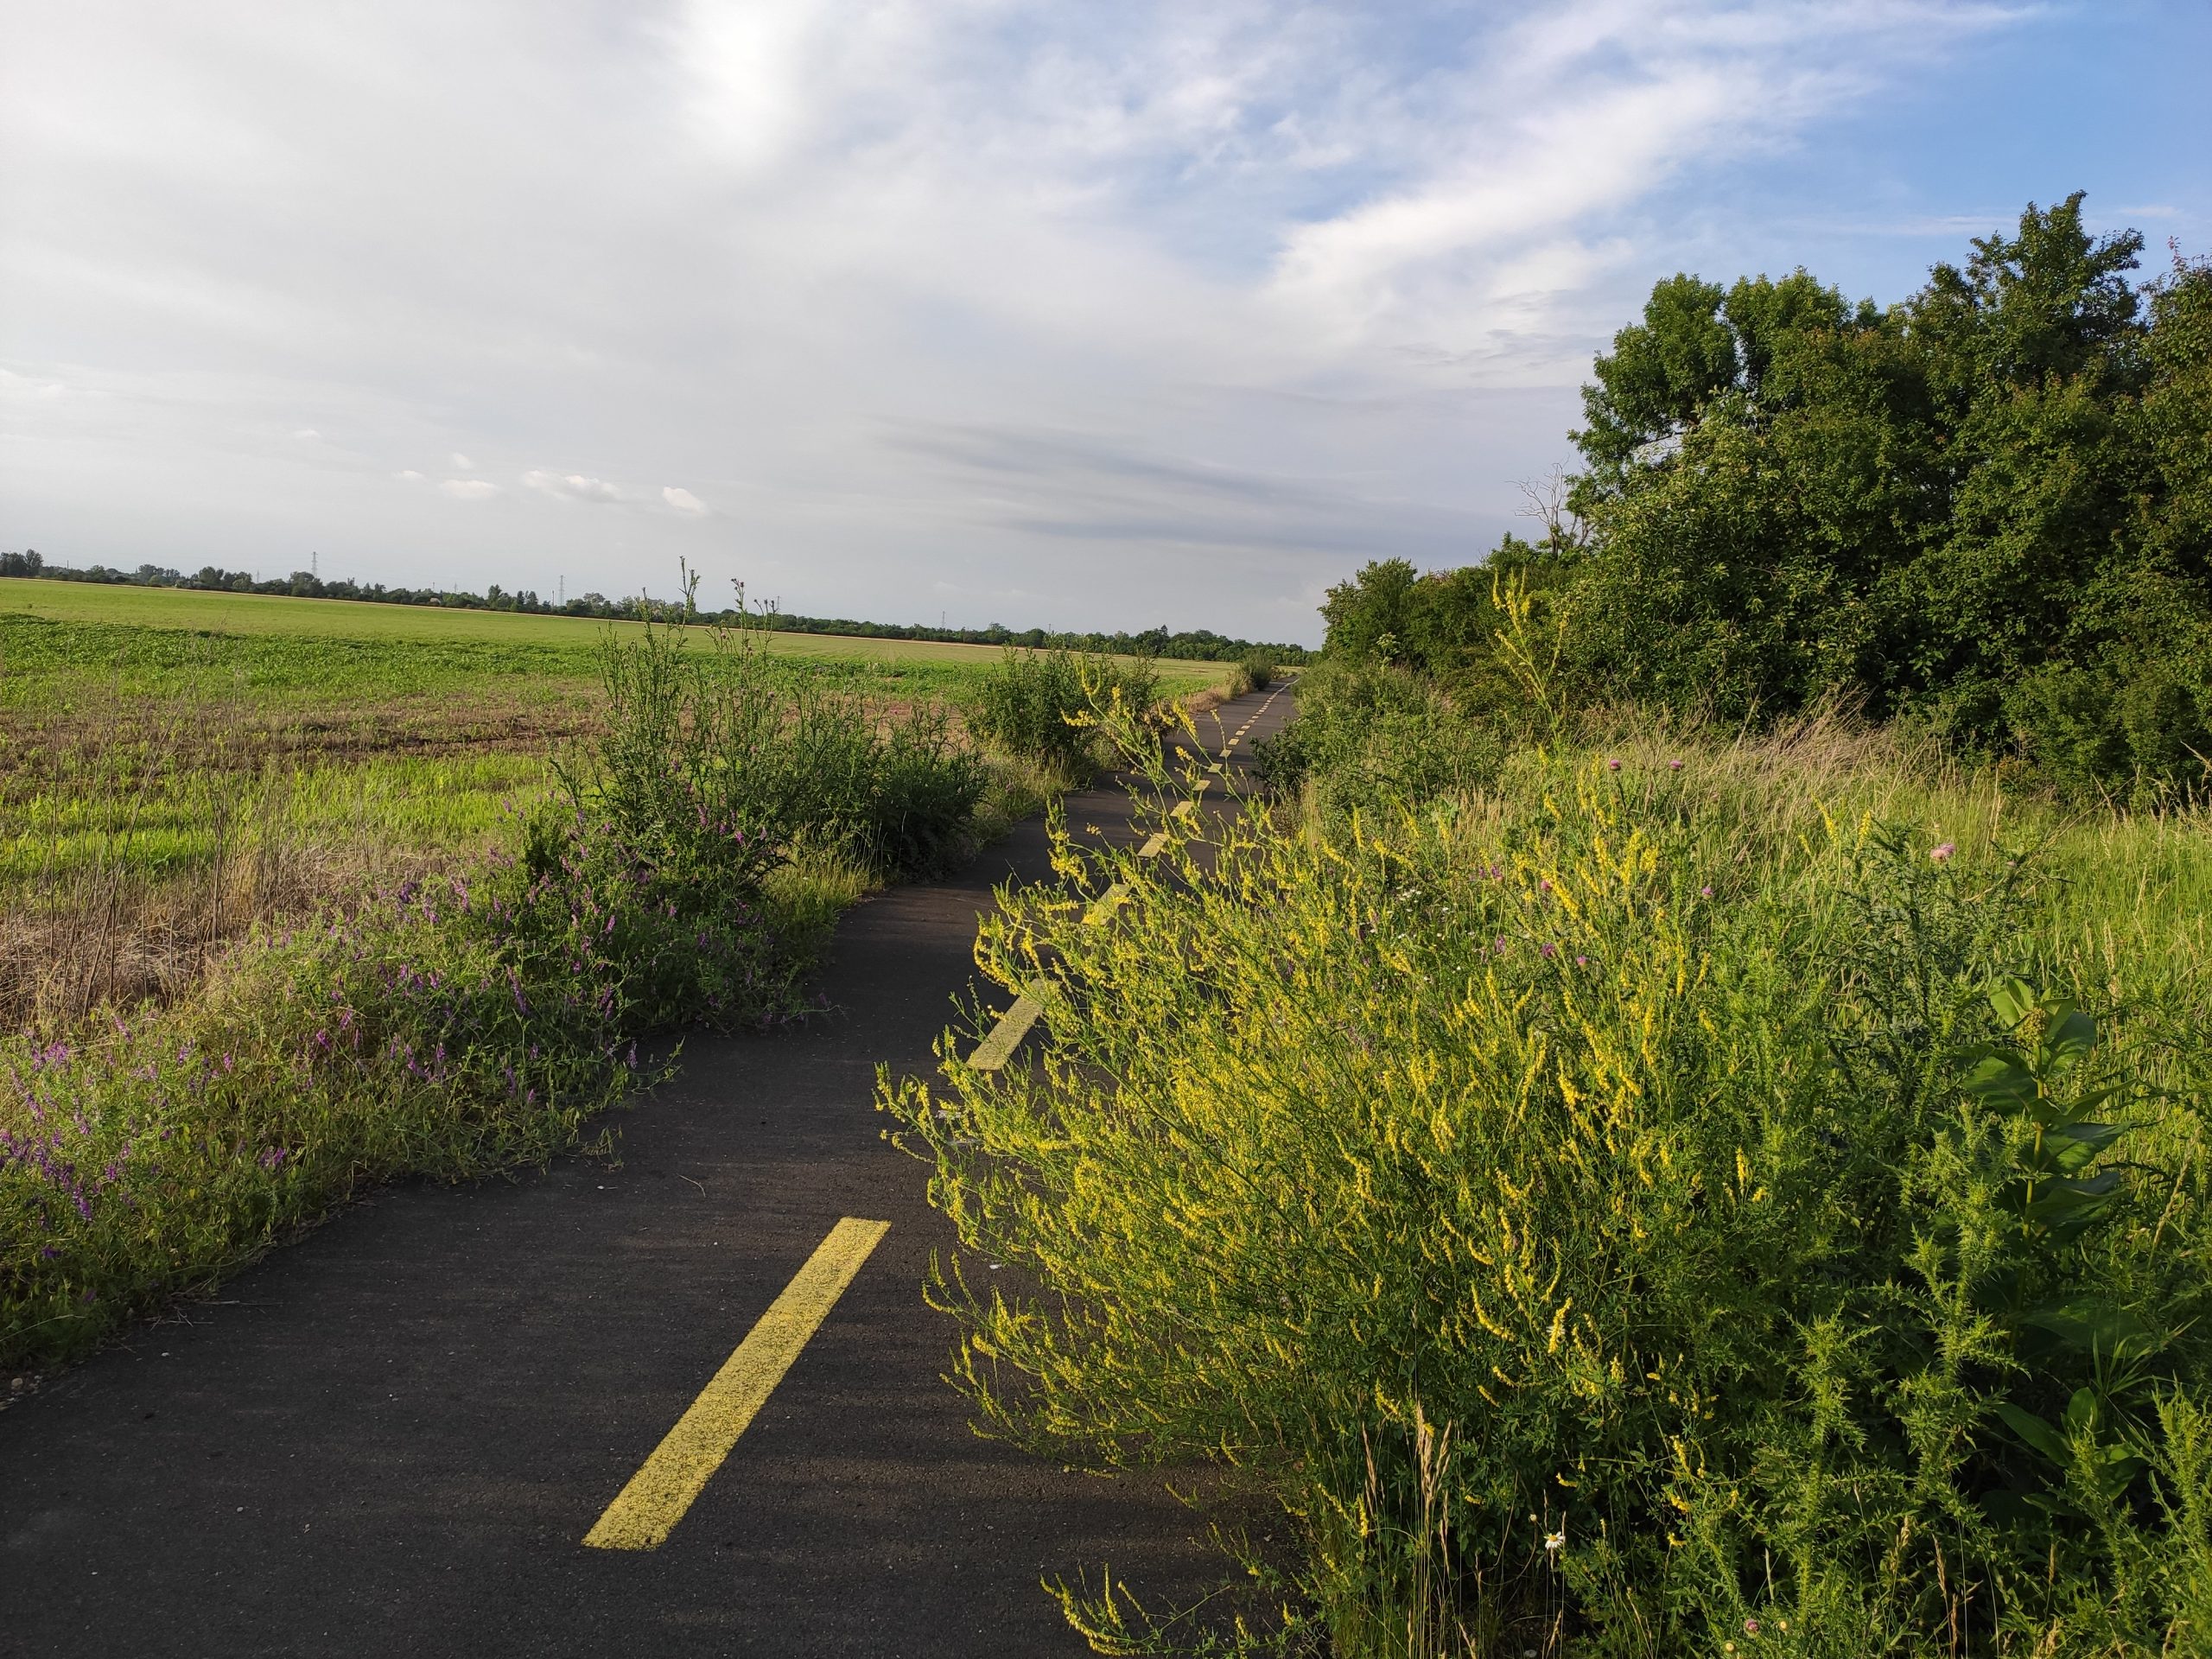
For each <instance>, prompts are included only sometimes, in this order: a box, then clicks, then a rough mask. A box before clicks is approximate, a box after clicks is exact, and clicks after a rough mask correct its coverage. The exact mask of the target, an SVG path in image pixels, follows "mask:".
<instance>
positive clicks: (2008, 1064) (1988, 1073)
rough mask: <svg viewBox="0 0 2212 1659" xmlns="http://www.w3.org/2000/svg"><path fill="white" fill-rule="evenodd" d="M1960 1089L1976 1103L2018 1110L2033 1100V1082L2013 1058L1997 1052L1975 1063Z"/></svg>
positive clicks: (2034, 1094) (1960, 1082)
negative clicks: (1974, 1098)
mask: <svg viewBox="0 0 2212 1659" xmlns="http://www.w3.org/2000/svg"><path fill="white" fill-rule="evenodd" d="M1959 1086H1960V1087H1961V1089H1963V1090H1966V1091H1967V1093H1968V1094H1970V1095H1973V1096H1976V1097H1977V1098H1979V1099H1982V1100H1987V1101H1993V1102H1994V1103H1997V1104H1998V1105H2000V1106H2007V1105H2009V1106H2020V1105H2024V1104H2025V1103H2027V1102H2029V1101H2031V1100H2033V1099H2034V1098H2035V1097H2036V1080H2035V1078H2034V1077H2032V1076H2031V1075H2030V1074H2029V1073H2028V1071H2026V1069H2025V1068H2024V1067H2023V1066H2021V1065H2018V1063H2017V1062H2016V1061H2015V1060H2014V1059H2013V1058H2012V1057H2011V1056H2009V1055H2007V1054H2005V1053H2003V1052H1999V1053H1995V1054H1992V1055H1990V1056H1989V1057H1988V1058H1986V1059H1983V1060H1980V1061H1977V1062H1976V1063H1975V1065H1974V1067H1973V1069H1972V1070H1970V1071H1968V1072H1967V1074H1966V1076H1965V1077H1961V1079H1960V1080H1959Z"/></svg>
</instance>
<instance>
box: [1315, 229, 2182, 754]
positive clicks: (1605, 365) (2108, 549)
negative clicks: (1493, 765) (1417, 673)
mask: <svg viewBox="0 0 2212 1659" xmlns="http://www.w3.org/2000/svg"><path fill="white" fill-rule="evenodd" d="M2081 202H2082V199H2081V197H2080V196H2079V195H2075V196H2072V197H2069V198H2068V200H2065V201H2064V202H2063V203H2061V204H2059V205H2058V206H2056V207H2052V208H2050V209H2048V210H2038V209H2037V208H2034V207H2030V208H2029V210H2028V211H2027V212H2026V213H2024V214H2023V215H2022V217H2021V219H2020V223H2019V226H2018V230H2017V232H2014V233H2013V234H2011V235H2003V234H1999V235H1993V236H1991V237H1988V238H1983V239H1980V240H1978V241H1976V242H1975V243H1974V254H1973V257H1971V258H1970V259H1968V260H1967V262H1966V264H1964V265H1963V266H1957V267H1955V266H1951V265H1939V266H1937V267H1936V270H1934V271H1933V272H1932V273H1931V275H1930V277H1929V283H1928V285H1927V286H1926V287H1925V288H1924V289H1922V290H1921V291H1920V292H1919V293H1918V294H1916V295H1915V296H1912V297H1911V298H1910V299H1909V300H1906V301H1904V302H1901V303H1899V304H1896V305H1892V306H1890V307H1888V308H1878V307H1876V306H1875V305H1874V304H1873V303H1872V302H1870V301H1862V302H1859V303H1857V304H1853V303H1851V302H1847V301H1846V300H1845V299H1844V297H1843V296H1842V295H1840V293H1839V292H1838V291H1837V290H1835V289H1832V288H1827V287H1823V286H1822V285H1821V283H1819V282H1818V281H1817V280H1815V278H1814V277H1811V276H1809V275H1808V274H1807V273H1806V272H1804V271H1802V270H1800V271H1796V272H1793V273H1792V274H1790V275H1789V276H1788V277H1783V278H1782V279H1780V280H1778V281H1776V280H1770V279H1768V278H1766V277H1758V278H1747V279H1745V280H1742V281H1739V282H1738V283H1735V284H1733V285H1732V286H1731V287H1729V288H1726V289H1723V288H1722V287H1720V286H1719V284H1717V283H1707V282H1703V281H1700V280H1699V279H1697V278H1694V277H1687V276H1684V277H1672V278H1669V280H1667V281H1665V282H1662V283H1659V284H1658V285H1657V286H1656V288H1655V289H1653V290H1652V295H1651V298H1650V301H1649V303H1648V304H1647V305H1646V306H1645V308H1644V313H1643V320H1642V321H1640V322H1638V323H1637V324H1635V325H1633V326H1631V327H1627V328H1624V329H1623V330H1622V331H1621V332H1620V334H1618V335H1617V336H1616V337H1615V339H1614V341H1613V349H1612V350H1611V352H1610V353H1606V354H1605V355H1602V356H1600V357H1599V359H1598V360H1597V363H1596V365H1595V368H1596V378H1595V380H1594V381H1593V383H1592V385H1590V386H1589V387H1587V388H1586V391H1585V401H1586V407H1587V416H1588V418H1587V422H1586V425H1585V427H1584V429H1582V430H1581V431H1580V432H1578V433H1576V434H1575V435H1574V438H1575V442H1576V443H1577V444H1578V445H1579V446H1580V449H1581V451H1582V454H1583V457H1584V459H1585V461H1586V470H1585V471H1584V472H1583V473H1582V474H1580V476H1579V477H1577V478H1575V479H1573V480H1569V481H1568V482H1569V483H1570V485H1571V487H1568V488H1566V489H1564V490H1562V491H1561V492H1560V493H1558V494H1556V495H1553V496H1548V497H1547V498H1546V499H1545V500H1544V501H1543V502H1542V503H1541V505H1542V506H1543V508H1544V509H1545V511H1544V513H1543V517H1544V519H1545V530H1544V533H1543V535H1542V536H1541V538H1540V540H1539V542H1538V543H1535V544H1534V545H1532V544H1530V543H1525V542H1521V541H1517V540H1514V539H1511V538H1509V541H1508V543H1507V544H1506V545H1505V546H1504V547H1503V548H1502V549H1500V550H1499V552H1498V554H1497V556H1494V557H1493V559H1492V560H1491V564H1490V566H1489V567H1488V568H1487V569H1465V570H1459V571H1454V572H1450V573H1447V574H1443V575H1432V576H1427V577H1417V576H1416V575H1415V573H1414V570H1413V569H1412V567H1411V566H1409V565H1407V564H1404V563H1402V562H1401V563H1388V562H1386V563H1378V564H1376V565H1372V566H1370V567H1369V569H1367V570H1365V571H1363V573H1361V575H1360V576H1359V577H1358V578H1357V580H1355V581H1354V582H1349V583H1347V584H1345V585H1344V586H1342V587H1340V588H1337V589H1334V590H1332V594H1331V600H1330V604H1329V607H1328V608H1327V615H1328V618H1329V623H1330V646H1331V649H1332V651H1334V652H1343V653H1347V654H1359V655H1367V656H1373V657H1377V658H1381V659H1383V660H1386V661H1393V662H1398V663H1402V664H1407V665H1409V666H1412V667H1414V668H1416V669H1418V670H1421V671H1424V672H1427V673H1429V674H1432V675H1434V676H1436V677H1439V678H1440V679H1441V680H1443V681H1444V682H1446V683H1449V684H1451V685H1452V687H1453V689H1454V690H1456V691H1458V692H1459V694H1460V695H1461V696H1462V697H1463V700H1466V701H1468V702H1470V703H1471V704H1472V703H1475V702H1480V701H1482V700H1483V699H1484V697H1485V696H1490V697H1492V698H1495V696H1496V694H1497V693H1498V692H1499V691H1501V690H1503V691H1505V692H1506V693H1507V694H1508V695H1507V696H1506V697H1505V699H1504V703H1505V704H1506V705H1509V706H1510V703H1511V702H1513V700H1514V698H1513V696H1512V693H1513V690H1514V686H1513V677H1512V676H1511V675H1510V674H1509V673H1506V672H1503V666H1504V665H1503V664H1500V663H1499V662H1498V661H1497V652H1496V649H1495V640H1496V638H1497V633H1498V631H1499V628H1498V614H1497V604H1496V601H1494V599H1493V595H1492V586H1493V578H1494V577H1496V576H1498V575H1503V574H1506V573H1510V572H1513V571H1518V572H1520V573H1521V574H1522V578H1523V580H1524V582H1525V583H1526V586H1527V590H1528V591H1529V594H1532V595H1533V596H1534V597H1535V601H1536V602H1537V604H1538V606H1539V607H1540V609H1541V611H1542V613H1544V615H1545V617H1546V619H1547V620H1548V621H1549V622H1550V623H1552V624H1554V625H1555V626H1556V628H1557V631H1558V634H1559V638H1560V641H1561V642H1562V645H1563V652H1562V656H1561V659H1560V674H1561V683H1562V685H1563V687H1564V688H1565V689H1566V690H1567V691H1568V693H1569V694H1570V695H1572V696H1575V697H1578V698H1580V699H1581V700H1583V701H1586V702H1587V701H1603V700H1629V701H1634V702H1638V703H1641V704H1643V705H1645V706H1649V707H1663V708H1667V709H1674V710H1676V711H1678V712H1689V711H1693V710H1699V711H1704V712H1706V713H1709V714H1711V715H1714V716H1716V717H1718V718H1719V719H1722V720H1725V721H1738V720H1745V719H1750V720H1753V721H1767V720H1775V719H1786V718H1788V717H1789V716H1790V715H1793V714H1795V713H1796V712H1798V711H1800V710H1802V709H1807V708H1809V707H1811V706H1813V705H1815V703H1818V702H1821V701H1823V700H1840V701H1841V702H1845V703H1847V704H1849V705H1851V706H1853V707H1857V708H1859V709H1863V710H1864V711H1865V712H1866V713H1867V714H1868V715H1871V716H1872V717H1876V718H1889V717H1897V718H1903V719H1907V720H1910V721H1916V722H1918V723H1921V724H1923V725H1925V726H1926V727H1927V728H1929V730H1931V731H1932V732H1934V733H1935V734H1937V735H1938V736H1939V737H1941V738H1942V740H1943V741H1945V742H1947V743H1948V744H1949V745H1951V746H1952V747H1954V748H1955V749H1956V750H1957V751H1958V752H1960V753H1962V754H1967V755H1971V756H1974V757H1977V758H1980V759H1983V760H1991V761H1998V760H2002V761H2003V762H2004V763H2005V764H2006V765H2007V766H2010V767H2012V768H2013V769H2014V770H2016V771H2018V772H2020V773H2022V774H2023V775H2024V776H2025V777H2026V778H2028V779H2032V780H2035V781H2038V782H2042V783H2044V784H2048V785H2053V786H2056V787H2060V788H2063V789H2065V790H2068V791H2072V792H2074V793H2075V794H2077V795H2082V796H2088V797H2094V796H2095V795H2097V794H2098V793H2100V792H2116V793H2119V794H2121V795H2125V796H2128V797H2131V798H2156V797H2157V796H2158V795H2160V794H2161V793H2162V792H2167V791H2174V790H2186V789H2192V788H2196V787H2197V786H2199V785H2202V783H2203V782H2204V781H2205V780H2206V773H2205V765H2206V762H2205V759H2204V757H2205V756H2206V754H2207V753H2212V597H2209V595H2212V264H2207V263H2206V262H2204V261H2202V260H2196V261H2190V260H2184V259H2183V258H2182V257H2180V256H2179V255H2178V254H2177V255H2176V256H2175V257H2174V258H2173V261H2172V264H2171V268H2170V269H2169V270H2167V271H2166V273H2165V274H2164V276H2163V277H2160V278H2159V279H2158V281H2156V282H2154V283H2151V284H2150V285H2149V286H2148V287H2147V288H2144V289H2138V288H2137V287H2135V286H2134V285H2133V284H2132V283H2130V282H2129V280H2128V275H2127V273H2128V272H2129V271H2131V270H2133V269H2134V267H2135V265H2136V264H2137V256H2138V254H2139V251H2140V250H2141V248H2142V245H2143V244H2142V238H2141V237H2139V236H2138V235H2136V234H2134V233H2133V232H2130V233H2127V234H2124V235H2117V236H2109V237H2104V238H2095V237H2092V236H2091V235H2090V234H2089V233H2088V232H2087V231H2086V230H2085V229H2084V227H2083V225H2082V208H2081Z"/></svg>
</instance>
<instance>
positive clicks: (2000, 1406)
mask: <svg viewBox="0 0 2212 1659" xmlns="http://www.w3.org/2000/svg"><path fill="white" fill-rule="evenodd" d="M1991 1409H1992V1410H1993V1411H1994V1412H1995V1413H1996V1414H1997V1415H1998V1417H1999V1419H2000V1420H2001V1421H2003V1423H2004V1425H2005V1427H2007V1428H2009V1429H2011V1430H2012V1433H2014V1434H2015V1435H2017V1436H2018V1438H2019V1440H2020V1442H2021V1444H2023V1445H2024V1446H2027V1447H2028V1448H2029V1449H2030V1450H2031V1451H2034V1452H2041V1453H2042V1454H2043V1455H2044V1457H2046V1458H2049V1459H2050V1460H2051V1461H2052V1462H2053V1463H2055V1464H2057V1465H2059V1466H2060V1467H2061V1468H2063V1467H2064V1466H2065V1465H2066V1464H2067V1462H2068V1460H2069V1458H2068V1453H2067V1449H2066V1437H2065V1436H2064V1435H2063V1434H2061V1433H2059V1432H2058V1431H2057V1430H2056V1429H2055V1428H2053V1427H2051V1426H2050V1424H2049V1423H2046V1422H2045V1421H2044V1420H2043V1419H2042V1418H2040V1417H2038V1416H2037V1415H2036V1414H2034V1413H2032V1412H2027V1411H2023V1410H2021V1409H2020V1408H2019V1407H2018V1406H2016V1405H2014V1404H2012V1402H2010V1401H2008V1400H1999V1401H1998V1402H1996V1403H1995V1404H1994V1405H1993V1406H1992V1407H1991Z"/></svg>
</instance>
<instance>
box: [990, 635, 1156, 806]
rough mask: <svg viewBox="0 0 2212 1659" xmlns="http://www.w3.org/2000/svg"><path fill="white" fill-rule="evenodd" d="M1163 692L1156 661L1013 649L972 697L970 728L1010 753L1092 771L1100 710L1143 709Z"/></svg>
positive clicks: (1073, 771) (1079, 773)
mask: <svg viewBox="0 0 2212 1659" xmlns="http://www.w3.org/2000/svg"><path fill="white" fill-rule="evenodd" d="M1159 697H1160V678H1159V675H1158V673H1157V671H1155V670H1154V668H1153V666H1152V664H1150V663H1149V662H1146V661H1142V660H1136V659H1128V658H1111V657H1084V656H1078V655H1077V654H1076V653H1075V652H1068V651H1017V650H1014V649H1013V648H1012V647H1009V648H1008V649H1007V652H1006V653H1005V655H1003V656H1002V657H1001V658H1000V659H999V663H998V666H997V667H996V668H995V669H993V670H992V671H991V672H990V674H989V675H988V677H985V679H984V680H983V682H982V684H980V685H979V686H977V687H976V690H975V691H974V692H973V693H972V694H971V695H970V696H969V702H968V705H967V709H966V713H967V718H968V729H969V731H971V732H973V733H974V734H976V737H977V738H979V739H980V740H982V741H983V742H985V743H988V744H989V745H991V746H992V747H994V748H996V749H998V750H1000V751H1001V752H1002V753H1006V754H1008V755H1011V756H1014V757H1017V758H1019V759H1022V760H1038V761H1045V762H1048V763H1051V764H1052V765H1055V766H1059V767H1062V768H1064V769H1065V771H1066V772H1068V773H1069V774H1071V775H1073V776H1084V777H1087V776H1088V775H1089V774H1090V772H1092V771H1094V770H1096V767H1097V766H1098V765H1099V763H1100V760H1101V756H1100V754H1099V752H1098V751H1099V740H1098V730H1097V715H1098V713H1099V711H1100V710H1101V709H1109V708H1111V707H1113V706H1115V705H1116V704H1118V705H1119V706H1120V707H1122V708H1123V709H1128V710H1130V711H1133V712H1135V713H1138V714H1144V713H1147V712H1149V711H1150V709H1152V707H1153V705H1154V703H1155V702H1158V701H1159Z"/></svg>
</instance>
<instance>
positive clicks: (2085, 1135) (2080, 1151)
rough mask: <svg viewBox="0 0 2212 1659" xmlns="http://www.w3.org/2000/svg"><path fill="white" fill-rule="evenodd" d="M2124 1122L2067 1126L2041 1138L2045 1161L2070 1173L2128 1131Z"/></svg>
mask: <svg viewBox="0 0 2212 1659" xmlns="http://www.w3.org/2000/svg"><path fill="white" fill-rule="evenodd" d="M2128 1127H2129V1126H2128V1125H2127V1124H2125V1123H2069V1124H2067V1125H2066V1126H2065V1127H2064V1128H2054V1129H2052V1130H2051V1131H2050V1134H2048V1135H2045V1136H2044V1154H2045V1158H2046V1160H2047V1161H2048V1162H2049V1163H2050V1166H2051V1167H2052V1168H2054V1169H2060V1170H2063V1171H2065V1172H2066V1173H2068V1174H2069V1175H2070V1174H2072V1173H2074V1172H2075V1170H2077V1169H2081V1168H2082V1167H2083V1166H2085V1165H2087V1164H2088V1161H2089V1160H2091V1159H2093V1158H2094V1157H2095V1156H2096V1155H2097V1154H2099V1153H2101V1152H2102V1151H2103V1150H2104V1149H2105V1148H2106V1147H2108V1146H2110V1145H2111V1144H2112V1143H2113V1141H2117V1140H2119V1139H2120V1136H2121V1135H2126V1133H2127V1131H2128Z"/></svg>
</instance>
